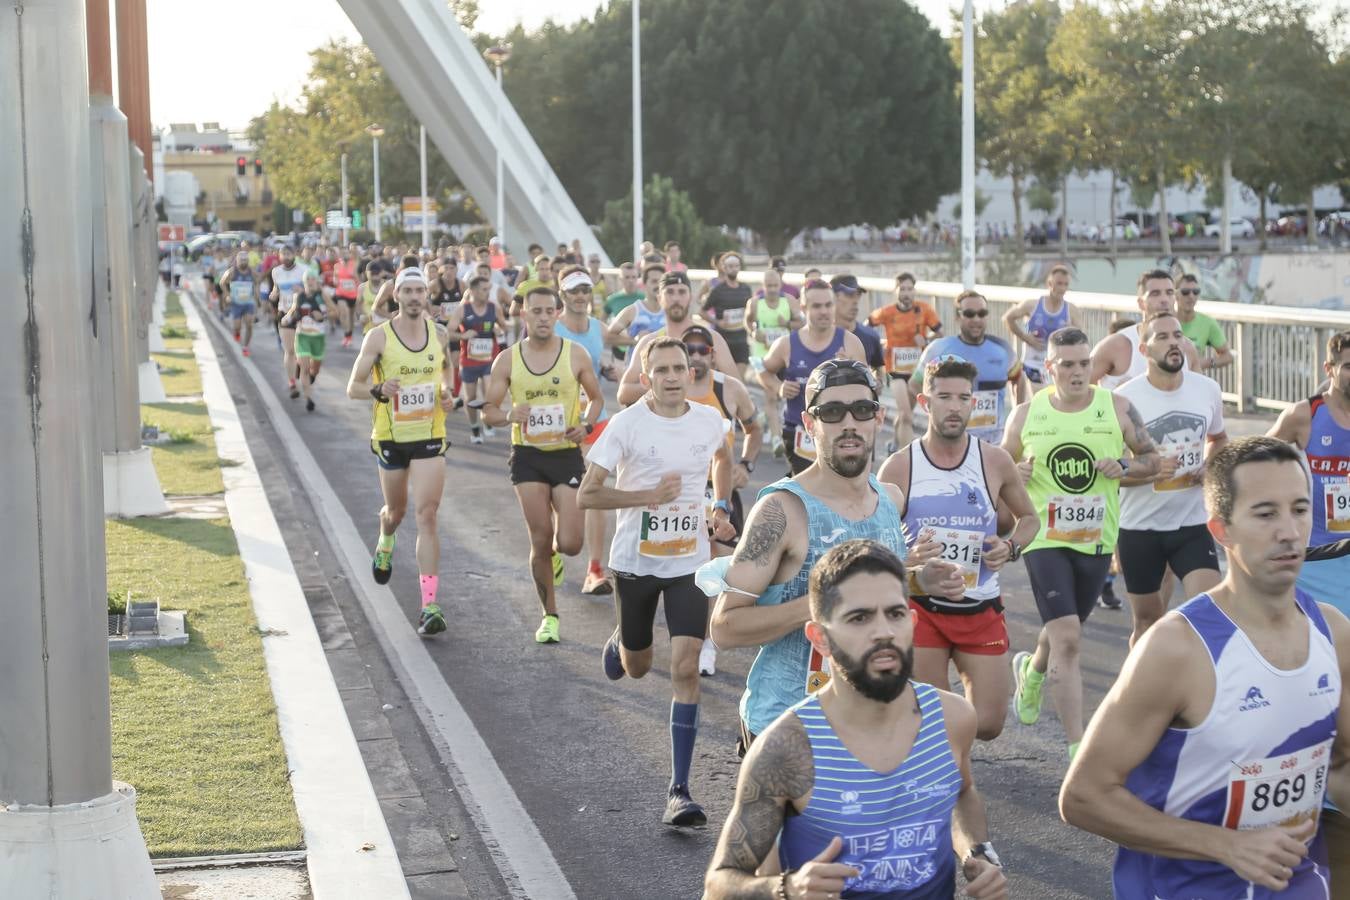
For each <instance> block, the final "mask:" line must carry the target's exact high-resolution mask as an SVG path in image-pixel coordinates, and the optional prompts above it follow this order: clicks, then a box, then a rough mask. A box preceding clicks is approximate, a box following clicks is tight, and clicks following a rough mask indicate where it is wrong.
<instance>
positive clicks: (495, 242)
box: [488, 234, 502, 246]
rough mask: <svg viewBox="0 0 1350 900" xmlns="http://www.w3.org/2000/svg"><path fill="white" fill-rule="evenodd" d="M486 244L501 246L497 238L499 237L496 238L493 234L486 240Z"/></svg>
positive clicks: (500, 241) (499, 239) (500, 240)
mask: <svg viewBox="0 0 1350 900" xmlns="http://www.w3.org/2000/svg"><path fill="white" fill-rule="evenodd" d="M488 243H489V244H496V245H498V246H501V243H502V239H501V238H499V237H497V236H496V235H495V234H494V235H493V236H492V237H490V238H488Z"/></svg>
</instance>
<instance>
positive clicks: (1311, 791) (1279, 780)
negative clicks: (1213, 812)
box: [1223, 739, 1331, 831]
mask: <svg viewBox="0 0 1350 900" xmlns="http://www.w3.org/2000/svg"><path fill="white" fill-rule="evenodd" d="M1330 763H1331V739H1328V740H1325V741H1323V742H1322V743H1320V744H1316V745H1314V746H1312V747H1307V748H1305V749H1303V750H1298V751H1295V752H1293V753H1285V754H1282V755H1280V756H1270V757H1267V758H1265V759H1254V760H1250V761H1248V762H1242V763H1237V762H1235V763H1231V764H1230V765H1231V770H1230V773H1229V777H1228V803H1227V806H1226V807H1225V812H1224V817H1223V825H1224V827H1225V828H1233V829H1236V830H1238V831H1247V830H1250V829H1253V828H1268V827H1270V826H1273V825H1297V824H1298V823H1299V822H1300V821H1301V820H1303V819H1313V820H1316V818H1317V816H1318V814H1319V813H1320V812H1321V810H1322V798H1323V796H1324V795H1325V793H1326V787H1327V769H1328V768H1329V766H1330Z"/></svg>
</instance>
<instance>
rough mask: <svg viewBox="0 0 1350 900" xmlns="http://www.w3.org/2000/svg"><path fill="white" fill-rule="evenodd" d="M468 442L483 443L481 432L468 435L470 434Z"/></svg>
mask: <svg viewBox="0 0 1350 900" xmlns="http://www.w3.org/2000/svg"><path fill="white" fill-rule="evenodd" d="M469 443H470V444H481V443H483V436H482V435H481V434H473V435H470V436H469Z"/></svg>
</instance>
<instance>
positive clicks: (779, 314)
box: [750, 296, 792, 358]
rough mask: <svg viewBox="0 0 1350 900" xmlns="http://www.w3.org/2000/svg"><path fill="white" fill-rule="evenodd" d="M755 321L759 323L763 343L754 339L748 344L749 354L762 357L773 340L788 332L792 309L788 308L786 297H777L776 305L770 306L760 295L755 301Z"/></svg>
mask: <svg viewBox="0 0 1350 900" xmlns="http://www.w3.org/2000/svg"><path fill="white" fill-rule="evenodd" d="M755 322H757V323H758V325H759V333H760V336H761V337H763V338H764V343H763V344H761V343H760V342H759V341H755V342H753V343H752V344H751V345H750V355H751V356H755V357H760V358H762V357H763V356H764V354H765V353H768V352H769V348H770V347H772V346H773V342H774V341H776V340H778V339H779V338H780V337H782V336H783V335H785V334H787V333H788V328H789V326H790V324H791V322H792V310H790V309H789V308H788V302H787V297H785V296H780V297H779V298H778V306H777V307H776V308H775V307H772V306H770V305H769V302H768V301H767V300H766V299H764V298H763V297H760V298H759V299H758V300H756V301H755Z"/></svg>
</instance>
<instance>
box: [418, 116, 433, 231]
mask: <svg viewBox="0 0 1350 900" xmlns="http://www.w3.org/2000/svg"><path fill="white" fill-rule="evenodd" d="M420 128H421V135H420V142H421V155H422V247H423V248H424V249H430V247H431V223H430V222H428V221H427V126H425V125H422V126H420Z"/></svg>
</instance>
